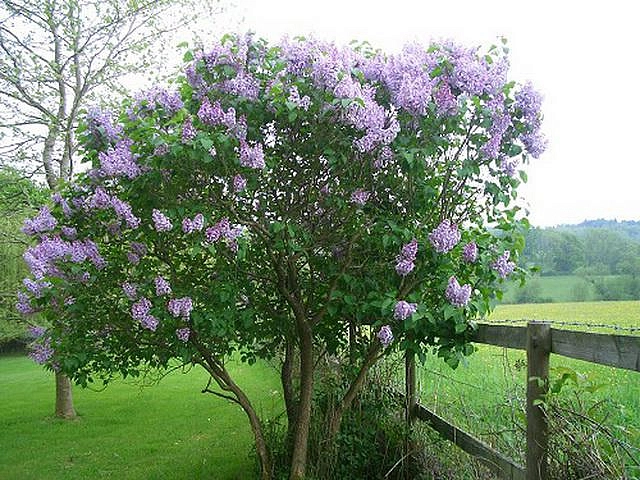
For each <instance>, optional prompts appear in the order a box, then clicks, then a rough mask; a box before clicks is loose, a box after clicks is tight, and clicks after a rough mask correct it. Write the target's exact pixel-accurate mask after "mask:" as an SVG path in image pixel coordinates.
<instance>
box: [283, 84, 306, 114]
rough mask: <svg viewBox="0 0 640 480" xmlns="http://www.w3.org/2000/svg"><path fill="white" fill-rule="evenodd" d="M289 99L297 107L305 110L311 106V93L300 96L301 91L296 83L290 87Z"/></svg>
mask: <svg viewBox="0 0 640 480" xmlns="http://www.w3.org/2000/svg"><path fill="white" fill-rule="evenodd" d="M287 100H288V101H289V102H291V103H293V104H294V105H295V106H296V107H298V108H301V109H302V110H305V111H307V110H309V107H310V106H311V98H309V95H305V96H304V97H302V98H300V92H298V87H296V86H295V85H293V86H292V87H291V88H289V97H288V98H287Z"/></svg>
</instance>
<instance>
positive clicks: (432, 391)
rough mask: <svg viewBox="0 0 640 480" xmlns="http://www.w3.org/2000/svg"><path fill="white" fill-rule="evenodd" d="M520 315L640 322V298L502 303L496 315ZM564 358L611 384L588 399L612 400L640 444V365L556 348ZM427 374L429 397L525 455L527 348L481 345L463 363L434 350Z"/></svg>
mask: <svg viewBox="0 0 640 480" xmlns="http://www.w3.org/2000/svg"><path fill="white" fill-rule="evenodd" d="M520 318H526V319H551V320H561V321H579V322H584V323H606V324H614V325H620V326H640V302H593V303H566V304H560V303H553V304H535V305H502V306H500V307H498V308H497V309H496V311H495V312H494V314H493V315H492V317H491V319H496V320H498V319H520ZM561 328H564V327H561ZM567 328H568V327H567ZM589 330H591V329H589ZM596 331H599V332H602V331H603V330H596ZM604 332H607V330H604ZM618 333H620V332H618ZM638 333H640V332H637V333H636V334H638ZM557 366H563V367H568V368H571V369H573V370H575V371H577V372H579V373H583V374H586V375H588V377H589V378H590V379H591V380H593V381H594V382H595V383H598V384H602V385H604V387H603V388H602V389H601V390H599V391H598V392H596V393H594V394H593V395H591V398H590V399H589V398H585V400H589V401H593V402H595V401H603V402H606V404H607V408H609V409H610V417H609V424H610V426H611V427H612V428H614V429H616V430H619V431H620V433H621V436H622V437H623V438H624V439H625V440H627V441H629V442H632V443H633V444H634V446H635V447H640V373H638V372H632V371H627V370H619V369H615V368H610V367H605V366H600V365H595V364H591V363H588V362H583V361H579V360H572V359H568V358H565V357H561V356H558V355H552V356H551V367H552V368H553V367H557ZM421 374H422V375H421V382H420V387H419V388H420V396H421V399H422V402H423V403H424V404H425V405H428V406H430V407H431V408H433V409H435V410H436V411H437V412H439V413H440V414H441V415H443V416H444V417H445V418H447V419H449V420H450V421H453V423H455V424H457V425H459V426H461V427H463V428H465V429H467V430H469V431H471V432H473V433H474V434H475V435H476V436H478V437H480V438H482V439H484V440H485V441H487V442H488V443H491V444H494V445H496V446H497V447H498V448H499V449H500V450H501V451H503V452H504V453H507V454H509V455H511V456H513V457H515V458H518V457H519V459H520V460H522V457H521V455H522V452H523V450H522V448H523V446H524V441H523V440H524V439H523V436H522V433H521V432H520V433H518V432H517V431H511V430H513V429H514V425H515V424H520V425H524V399H525V382H526V355H525V352H523V351H518V350H511V349H505V348H498V347H492V346H488V345H478V351H477V352H476V353H474V354H473V355H472V356H471V357H469V358H468V360H467V362H466V363H465V364H463V365H461V366H460V367H458V369H457V370H451V369H450V368H449V367H448V366H447V365H446V364H444V362H443V361H442V360H440V359H438V358H437V357H435V356H430V357H429V358H428V360H427V362H426V364H425V365H424V366H423V367H422V369H421ZM619 427H620V428H619ZM623 429H624V430H626V432H623Z"/></svg>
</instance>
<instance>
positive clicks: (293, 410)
mask: <svg viewBox="0 0 640 480" xmlns="http://www.w3.org/2000/svg"><path fill="white" fill-rule="evenodd" d="M294 361H295V346H294V344H293V340H291V339H287V343H286V346H285V352H284V361H283V362H282V369H281V370H280V381H281V382H282V392H283V395H284V404H285V408H286V411H287V445H290V444H291V442H292V441H293V435H294V429H295V425H296V423H297V419H296V416H297V412H298V405H297V399H296V394H295V389H294V386H293V363H294Z"/></svg>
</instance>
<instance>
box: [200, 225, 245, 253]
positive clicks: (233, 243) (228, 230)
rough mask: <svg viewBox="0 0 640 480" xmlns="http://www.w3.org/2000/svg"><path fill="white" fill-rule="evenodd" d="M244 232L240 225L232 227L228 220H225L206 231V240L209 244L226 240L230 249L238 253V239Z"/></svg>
mask: <svg viewBox="0 0 640 480" xmlns="http://www.w3.org/2000/svg"><path fill="white" fill-rule="evenodd" d="M243 231H244V229H243V227H242V226H240V225H236V226H233V227H232V226H231V224H230V223H229V219H228V218H223V219H222V220H220V221H219V222H218V223H216V224H215V225H213V226H212V227H209V228H207V229H206V230H205V238H206V241H207V243H215V242H217V241H219V240H225V241H226V242H227V245H228V246H229V248H230V249H231V250H232V251H234V252H236V251H237V250H238V240H237V239H238V237H239V236H240V235H242V232H243Z"/></svg>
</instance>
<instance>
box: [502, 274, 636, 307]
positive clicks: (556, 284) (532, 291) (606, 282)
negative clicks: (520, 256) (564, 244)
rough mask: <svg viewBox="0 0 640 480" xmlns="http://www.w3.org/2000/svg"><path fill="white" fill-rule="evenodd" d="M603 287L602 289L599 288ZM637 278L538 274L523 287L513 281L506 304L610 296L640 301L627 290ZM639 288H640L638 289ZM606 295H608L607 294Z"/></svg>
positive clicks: (508, 290) (598, 299)
mask: <svg viewBox="0 0 640 480" xmlns="http://www.w3.org/2000/svg"><path fill="white" fill-rule="evenodd" d="M596 284H597V285H598V286H599V288H600V290H599V289H598V288H597V287H596ZM632 285H637V281H635V283H634V280H632V279H630V278H629V277H625V276H623V275H601V276H593V277H582V276H579V275H557V276H534V277H531V278H529V279H528V280H527V283H526V284H525V285H524V286H523V287H521V286H520V284H519V283H518V284H516V283H510V284H509V285H508V288H507V291H506V292H505V294H504V297H503V303H509V304H510V303H525V304H527V303H550V302H590V301H602V300H609V299H612V300H613V299H617V300H622V299H629V300H638V297H637V293H636V294H634V293H633V292H628V291H626V289H627V288H632ZM636 291H637V290H636ZM603 295H604V296H603Z"/></svg>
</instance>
